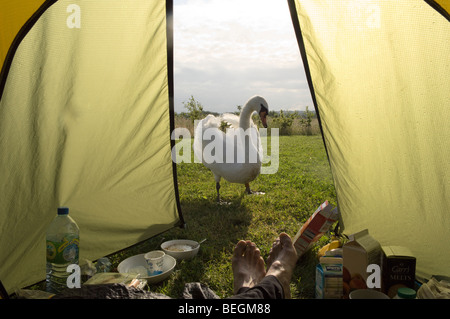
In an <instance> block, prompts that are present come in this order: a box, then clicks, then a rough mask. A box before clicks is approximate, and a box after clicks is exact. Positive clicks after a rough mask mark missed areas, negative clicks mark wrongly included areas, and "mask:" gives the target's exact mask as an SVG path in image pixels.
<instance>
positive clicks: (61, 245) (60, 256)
mask: <svg viewBox="0 0 450 319" xmlns="http://www.w3.org/2000/svg"><path fill="white" fill-rule="evenodd" d="M79 244H80V240H79V239H78V237H76V236H65V237H64V238H63V240H62V241H51V240H47V261H48V262H51V263H54V264H66V263H77V262H78V251H79Z"/></svg>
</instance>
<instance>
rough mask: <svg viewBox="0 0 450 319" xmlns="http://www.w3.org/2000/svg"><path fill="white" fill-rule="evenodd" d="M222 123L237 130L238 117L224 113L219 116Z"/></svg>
mask: <svg viewBox="0 0 450 319" xmlns="http://www.w3.org/2000/svg"><path fill="white" fill-rule="evenodd" d="M220 119H221V120H222V121H223V122H226V123H228V124H229V125H230V126H231V127H232V128H235V129H236V128H239V116H237V115H236V114H231V113H224V114H222V115H221V116H220Z"/></svg>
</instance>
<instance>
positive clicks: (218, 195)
mask: <svg viewBox="0 0 450 319" xmlns="http://www.w3.org/2000/svg"><path fill="white" fill-rule="evenodd" d="M219 189H220V183H219V182H216V190H217V202H218V203H220V194H219Z"/></svg>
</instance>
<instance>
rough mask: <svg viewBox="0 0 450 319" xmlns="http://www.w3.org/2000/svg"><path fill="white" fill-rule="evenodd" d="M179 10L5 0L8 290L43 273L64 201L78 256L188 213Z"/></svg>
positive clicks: (124, 243)
mask: <svg viewBox="0 0 450 319" xmlns="http://www.w3.org/2000/svg"><path fill="white" fill-rule="evenodd" d="M76 3H79V5H76ZM171 16H172V3H171V1H167V2H166V1H148V0H133V1H122V0H108V1H83V2H77V1H65V0H60V1H55V0H53V1H44V0H40V1H38V0H27V1H21V4H20V5H18V4H17V1H14V0H5V1H1V2H0V21H1V27H0V39H1V40H0V41H1V42H0V43H1V47H0V61H1V63H2V71H1V72H2V73H1V87H0V90H1V91H0V92H1V100H0V150H1V151H0V163H1V165H0V180H1V182H0V194H1V195H0V280H1V281H2V283H3V284H4V286H5V288H6V290H7V291H8V292H9V293H11V292H13V291H14V290H13V289H14V288H16V287H24V286H26V285H29V284H33V283H35V282H37V281H40V280H42V279H44V278H45V258H46V257H45V256H46V250H45V249H46V248H45V231H46V228H47V226H48V224H49V223H50V221H51V220H52V219H53V218H54V216H56V212H57V207H58V206H67V207H69V209H70V215H71V216H72V217H73V218H74V219H75V220H76V222H77V223H78V225H79V227H80V230H81V238H80V241H81V244H80V245H81V246H80V259H89V260H96V259H98V258H100V257H102V256H105V255H108V254H110V253H113V252H116V251H118V250H121V249H124V248H126V247H129V246H131V245H133V244H136V243H137V242H140V241H142V240H145V239H147V238H149V237H152V236H155V235H156V234H159V233H161V232H163V231H166V230H168V229H170V228H172V227H174V226H177V225H181V224H183V219H182V215H181V210H180V205H179V199H178V194H177V182H176V166H175V164H174V163H173V162H172V160H171V148H172V141H171V138H170V132H171V131H172V128H173V125H174V116H173V115H174V110H173V71H172V67H173V61H172V59H173V58H172V52H173V49H172V21H171V19H170V18H171Z"/></svg>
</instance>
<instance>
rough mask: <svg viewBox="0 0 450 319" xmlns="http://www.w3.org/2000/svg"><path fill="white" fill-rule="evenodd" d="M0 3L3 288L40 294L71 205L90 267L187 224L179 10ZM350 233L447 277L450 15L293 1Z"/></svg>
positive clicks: (373, 2) (384, 5) (443, 9)
mask: <svg viewBox="0 0 450 319" xmlns="http://www.w3.org/2000/svg"><path fill="white" fill-rule="evenodd" d="M75 3H77V2H75V1H67V0H59V1H57V0H47V1H44V0H23V1H21V5H20V6H17V4H16V1H14V0H3V1H1V2H0V17H1V19H0V21H1V28H0V41H1V42H0V61H1V63H2V69H1V78H0V150H1V151H0V164H1V165H0V178H1V179H0V180H1V182H0V194H1V195H0V200H1V201H0V280H1V281H2V282H3V283H4V285H5V286H6V289H7V290H9V291H11V290H12V289H13V288H15V287H22V286H25V285H28V284H31V283H34V282H36V281H38V280H41V279H43V276H44V273H45V269H44V268H45V241H44V233H45V229H46V227H47V225H48V223H49V222H50V221H51V219H52V218H53V217H54V216H55V214H56V208H57V207H58V206H61V205H66V206H68V207H69V208H70V212H71V215H72V216H73V217H74V219H75V220H76V221H77V222H78V224H79V225H80V228H81V229H82V232H81V249H80V251H81V258H87V259H90V260H95V259H97V258H99V257H101V256H104V255H107V254H109V253H112V252H114V251H117V250H120V249H122V248H125V247H128V246H130V245H133V244H134V243H137V242H139V241H141V240H144V239H146V238H149V237H151V236H154V235H155V234H158V233H161V232H163V231H165V230H167V229H169V228H171V227H174V226H176V225H179V224H182V223H183V218H182V215H181V210H180V207H179V199H178V191H177V183H176V167H175V164H174V163H173V162H172V160H171V146H172V142H171V139H170V132H171V131H172V129H173V69H172V67H173V65H172V64H173V61H172V52H173V49H172V29H171V12H172V1H171V0H167V1H156V0H155V1H149V0H133V1H123V0H108V1H83V2H78V3H79V4H78V5H77V4H75ZM288 3H289V7H290V10H291V16H292V21H293V25H294V29H295V30H296V34H297V40H298V43H299V47H300V52H301V54H302V57H303V61H304V64H305V70H306V72H307V76H308V81H309V86H310V89H311V93H312V97H313V101H314V103H315V108H316V111H317V114H318V116H319V118H320V124H321V129H322V135H323V139H324V143H325V147H326V150H327V155H328V158H329V161H330V166H331V169H332V174H333V178H334V183H335V186H336V192H337V197H338V204H339V209H340V212H341V214H342V223H343V226H344V231H345V232H346V233H348V234H350V233H353V232H356V231H359V230H361V229H363V228H368V229H369V231H370V234H371V235H373V237H375V238H376V239H377V240H379V241H380V242H381V244H383V245H404V246H407V247H408V248H410V249H411V250H412V251H413V252H414V254H415V255H416V257H417V262H418V264H417V266H418V267H417V268H418V272H419V273H420V274H421V275H422V276H424V277H427V276H429V275H431V274H440V275H447V276H448V275H450V273H449V267H448V265H449V264H450V253H449V250H448V249H447V247H446V245H447V242H448V238H449V237H450V219H449V217H448V212H449V211H450V176H449V175H450V161H449V160H448V159H449V158H450V148H449V147H448V142H447V141H449V140H450V128H449V126H448V125H447V118H448V115H449V105H450V90H449V89H448V87H449V83H450V77H449V76H450V60H449V58H448V57H449V56H450V46H449V43H450V23H449V15H448V12H449V10H450V8H449V4H448V1H444V0H441V1H423V0H395V1H394V0H393V1H385V0H383V1H377V0H367V1H356V0H347V1H339V0H333V1H316V0H301V1H298V0H288Z"/></svg>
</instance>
